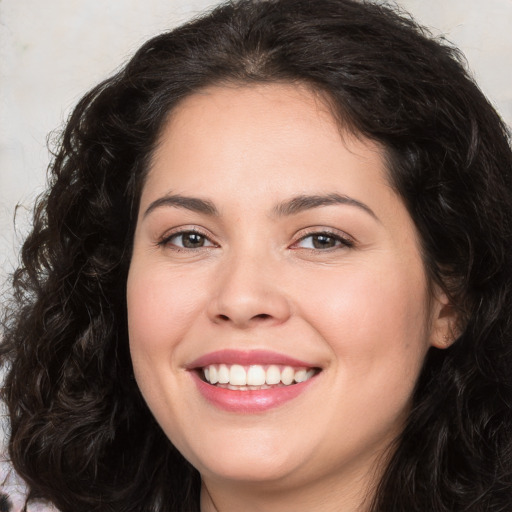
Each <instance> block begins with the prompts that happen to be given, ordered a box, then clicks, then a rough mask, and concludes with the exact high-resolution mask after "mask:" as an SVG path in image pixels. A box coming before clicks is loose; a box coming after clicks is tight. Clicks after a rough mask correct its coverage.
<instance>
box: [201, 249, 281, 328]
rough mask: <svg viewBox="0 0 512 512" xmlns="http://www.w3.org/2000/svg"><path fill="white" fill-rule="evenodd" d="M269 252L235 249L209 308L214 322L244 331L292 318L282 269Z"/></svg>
mask: <svg viewBox="0 0 512 512" xmlns="http://www.w3.org/2000/svg"><path fill="white" fill-rule="evenodd" d="M269 252H270V251H268V250H265V248H262V247H261V246H260V247H259V248H253V250H250V248H248V247H245V248H241V247H239V248H238V249H237V250H235V249H233V250H232V251H231V253H230V254H229V256H228V257H227V258H226V260H225V261H224V264H223V268H222V269H221V270H220V272H219V275H218V279H217V282H216V290H215V294H214V296H213V297H212V300H211V302H210V306H209V316H210V318H211V319H212V321H214V322H216V323H219V322H222V323H231V324H233V325H236V326H237V327H241V328H245V327H249V326H251V325H255V324H260V323H262V322H265V323H272V324H279V323H282V322H284V321H285V320H286V319H287V318H288V317H289V315H290V305H289V303H288V299H287V297H286V294H285V293H284V290H283V289H282V287H281V286H280V280H279V277H278V276H279V268H278V262H277V259H276V258H272V256H271V255H270V254H269Z"/></svg>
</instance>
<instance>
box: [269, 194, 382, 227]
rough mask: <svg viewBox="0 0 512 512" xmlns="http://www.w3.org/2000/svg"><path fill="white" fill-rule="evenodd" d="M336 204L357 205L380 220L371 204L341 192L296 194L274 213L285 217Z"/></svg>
mask: <svg viewBox="0 0 512 512" xmlns="http://www.w3.org/2000/svg"><path fill="white" fill-rule="evenodd" d="M336 204H344V205H348V206H355V207H357V208H360V209H361V210H363V211H365V212H366V213H368V214H370V215H371V216H372V217H373V218H374V219H375V220H377V221H378V220H379V219H378V217H377V215H375V213H374V212H373V210H372V209H371V208H370V207H369V206H367V205H366V204H364V203H362V202H361V201H358V200H357V199H354V198H352V197H349V196H345V195H340V194H326V195H310V196H308V195H300V196H296V197H293V198H291V199H288V200H287V201H285V202H283V203H280V204H278V205H276V206H275V207H274V209H273V213H274V215H276V216H278V217H283V216H288V215H295V214H297V213H300V212H303V211H305V210H310V209H312V208H319V207H321V206H331V205H336Z"/></svg>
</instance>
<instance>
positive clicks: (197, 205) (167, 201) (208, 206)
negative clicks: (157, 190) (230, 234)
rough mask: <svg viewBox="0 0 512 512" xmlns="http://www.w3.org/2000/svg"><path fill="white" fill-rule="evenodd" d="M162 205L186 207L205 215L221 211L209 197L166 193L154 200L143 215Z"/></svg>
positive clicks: (215, 214)
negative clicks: (202, 197) (200, 197)
mask: <svg viewBox="0 0 512 512" xmlns="http://www.w3.org/2000/svg"><path fill="white" fill-rule="evenodd" d="M161 207H171V208H185V209H186V210H191V211H193V212H197V213H203V214H205V215H214V216H218V215H219V211H218V210H217V208H216V207H215V205H214V204H213V203H212V202H211V201H208V200H207V199H199V198H198V197H188V196H181V195H179V194H166V195H165V196H163V197H160V198H158V199H156V200H155V201H153V202H152V203H151V204H150V205H149V206H148V207H147V209H146V211H145V212H144V215H143V217H147V216H148V215H149V214H150V213H151V212H152V211H154V210H156V209H157V208H161Z"/></svg>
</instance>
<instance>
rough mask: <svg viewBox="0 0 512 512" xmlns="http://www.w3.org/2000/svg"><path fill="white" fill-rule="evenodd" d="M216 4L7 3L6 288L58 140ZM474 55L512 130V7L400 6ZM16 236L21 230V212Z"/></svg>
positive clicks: (1, 105) (0, 31)
mask: <svg viewBox="0 0 512 512" xmlns="http://www.w3.org/2000/svg"><path fill="white" fill-rule="evenodd" d="M214 3H215V2H214V0H144V1H142V0H109V1H108V2H99V1H94V0H92V1H91V0H0V282H1V281H3V280H4V278H5V275H6V274H7V273H9V272H11V271H12V268H13V266H14V265H15V263H16V249H17V247H18V246H19V243H20V240H21V238H22V237H23V235H24V234H25V233H26V231H27V219H29V211H30V208H31V205H32V203H33V200H34V197H35V196H36V195H37V194H38V193H40V192H41V191H42V189H43V185H44V181H45V172H46V166H47V163H48V160H49V156H48V152H47V149H46V140H47V137H48V134H49V133H50V132H51V131H52V130H55V129H57V128H59V127H60V126H61V125H62V122H63V120H65V119H66V117H67V115H68V114H69V112H70V109H71V108H72V106H73V105H74V104H75V103H76V102H77V101H78V99H79V98H80V97H81V95H82V94H83V93H84V92H85V91H87V90H88V89H89V88H90V87H92V86H93V85H95V84H96V83H97V82H99V81H100V80H101V79H102V78H104V77H106V76H107V75H109V74H111V73H112V72H113V71H114V70H115V69H116V68H118V67H119V66H120V65H121V64H122V63H123V62H125V61H126V60H127V59H128V58H129V56H130V55H131V54H132V53H133V52H134V51H135V50H136V49H137V48H138V47H139V46H140V44H141V43H142V42H143V41H144V40H146V39H147V38H148V37H150V36H152V35H154V34H156V33H158V32H159V31H161V30H164V29H167V28H169V27H172V26H174V25H176V24H177V23H179V22H181V21H184V20H186V19H187V18H188V17H190V16H191V15H194V14H196V13H198V12H199V11H201V10H202V9H204V8H205V7H207V6H211V5H212V4H214ZM399 4H400V5H401V6H403V7H404V8H405V9H407V10H409V11H410V12H411V13H412V14H413V15H415V16H416V18H417V19H418V20H419V21H420V22H422V23H423V24H425V25H427V26H429V27H431V29H432V30H433V32H434V33H436V34H439V33H442V34H445V35H446V37H447V38H448V39H449V40H451V41H452V42H454V43H456V44H457V45H458V46H459V47H460V48H461V49H462V50H463V51H464V53H465V54H466V56H467V58H468V61H469V65H470V68H471V69H472V70H473V72H474V74H475V76H476V78H477V80H478V82H479V83H480V85H481V87H482V89H483V90H484V92H485V93H486V94H487V95H488V96H489V97H490V98H491V100H492V101H493V102H494V104H495V105H496V106H497V108H498V110H499V111H500V112H501V114H502V116H503V117H504V119H505V120H506V121H507V122H508V123H509V124H512V87H511V84H512V66H511V65H510V64H511V58H510V55H511V54H512V35H511V32H510V26H512V0H486V1H485V2H484V1H482V0H399ZM16 204H20V207H19V208H18V213H17V220H16V231H15V230H14V226H13V215H14V209H15V205H16Z"/></svg>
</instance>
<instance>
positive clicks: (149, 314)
mask: <svg viewBox="0 0 512 512" xmlns="http://www.w3.org/2000/svg"><path fill="white" fill-rule="evenodd" d="M200 283H201V280H200V279H191V278H190V276H187V275H185V274H182V273H180V272H169V269H167V268H165V265H163V266H162V268H159V267H158V266H152V268H151V271H149V270H148V269H146V268H144V266H138V265H132V267H131V269H130V273H129V276H128V283H127V305H128V329H129V333H130V344H131V345H132V346H133V349H134V350H135V349H137V348H139V345H142V346H143V347H142V348H146V349H147V350H149V349H151V350H158V351H160V350H167V351H168V350H169V348H170V347H172V345H173V343H174V342H177V340H179V339H180V338H181V337H182V336H183V335H184V334H185V333H186V331H187V330H188V329H189V328H190V325H191V324H192V323H193V321H194V318H196V317H197V311H198V309H200V308H201V305H202V304H204V303H205V300H206V297H205V290H204V286H200Z"/></svg>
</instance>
